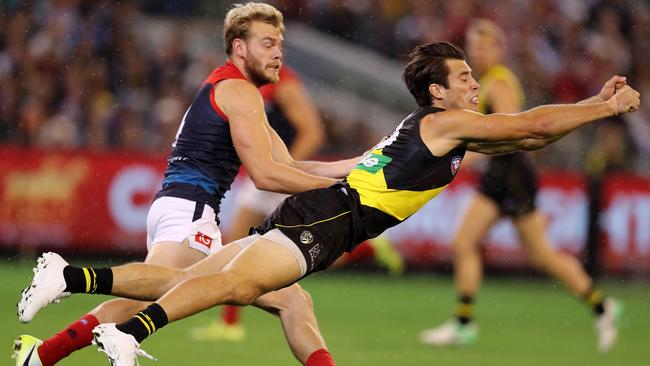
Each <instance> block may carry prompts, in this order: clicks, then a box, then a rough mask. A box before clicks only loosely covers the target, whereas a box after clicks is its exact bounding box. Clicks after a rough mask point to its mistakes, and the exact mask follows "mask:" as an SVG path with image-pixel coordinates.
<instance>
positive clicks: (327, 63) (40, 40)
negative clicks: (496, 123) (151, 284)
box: [0, 0, 650, 365]
mask: <svg viewBox="0 0 650 366" xmlns="http://www.w3.org/2000/svg"><path fill="white" fill-rule="evenodd" d="M273 3H274V4H275V5H278V7H279V8H280V9H281V10H283V12H284V14H285V18H286V21H287V29H288V31H287V34H286V46H285V48H286V52H285V57H286V62H287V63H288V64H290V65H292V66H294V67H295V68H296V69H297V70H298V71H299V72H300V73H301V75H302V76H303V78H304V80H305V85H306V86H307V88H308V90H309V92H310V94H311V95H312V96H313V97H314V100H315V101H316V103H317V104H318V107H319V109H320V111H321V114H322V116H323V119H324V121H325V128H326V131H327V133H328V140H327V144H326V146H325V147H324V148H323V149H322V151H321V152H320V155H321V156H322V157H323V158H325V159H333V158H336V157H343V156H352V155H355V154H358V153H360V152H362V151H364V150H365V149H366V147H367V146H369V145H371V144H372V143H374V142H376V141H377V140H378V139H379V138H380V136H383V135H384V134H386V133H387V132H389V131H390V130H392V128H394V126H395V125H396V124H397V122H398V121H399V120H401V118H402V117H403V116H404V115H405V114H406V113H408V112H410V111H411V110H412V109H413V108H414V103H413V102H412V101H411V98H410V96H409V95H408V93H407V92H406V89H405V88H404V87H403V86H402V85H401V81H400V80H399V76H400V74H401V63H402V61H403V58H404V55H405V54H406V53H407V52H408V50H409V49H410V48H411V47H412V46H413V45H415V44H417V43H420V42H424V41H430V40H434V39H446V40H451V41H454V42H456V43H458V44H462V40H463V32H464V29H465V27H466V25H467V23H468V21H469V20H470V19H471V18H472V17H475V16H481V17H487V18H491V19H493V20H495V21H497V22H498V23H499V24H501V25H502V26H503V27H504V28H505V30H506V34H507V37H508V42H509V55H508V60H509V62H508V65H509V66H511V67H512V68H513V69H514V70H515V72H516V73H517V75H518V76H520V78H521V79H522V84H523V86H524V88H525V91H526V95H527V98H528V99H527V102H528V104H529V105H530V106H534V105H537V104H539V103H555V102H559V103H562V102H574V101H578V100H580V99H583V98H585V97H587V96H589V95H592V94H594V93H596V92H597V91H598V88H599V87H600V85H602V83H603V82H604V81H605V80H606V79H607V78H609V76H610V75H612V74H622V75H626V76H628V82H629V83H630V84H631V85H633V86H634V87H635V88H637V89H638V90H639V91H641V93H642V94H644V93H648V92H650V42H648V40H647V34H649V32H650V5H649V4H648V2H643V1H616V0H613V1H596V0H592V1H578V0H573V1H551V0H543V1H532V0H510V1H472V0H463V1H454V2H446V1H417V0H413V1H389V0H362V1H337V0H318V1H316V0H314V1H307V0H305V1H276V2H273ZM230 4H231V2H227V1H137V2H136V1H123V2H120V3H114V2H111V1H81V0H58V1H31V2H24V1H3V2H2V3H0V11H1V14H0V83H1V84H0V85H2V86H1V87H0V125H1V126H2V127H1V128H0V142H1V145H0V250H1V251H2V253H3V265H2V267H0V273H2V274H3V276H2V278H3V284H2V285H1V291H0V292H1V293H0V296H2V298H3V300H2V302H1V305H0V308H1V309H2V313H1V314H2V320H3V323H4V324H9V326H8V327H3V328H4V330H3V331H2V337H1V338H0V342H4V343H5V344H7V345H9V344H10V342H11V340H12V339H13V337H14V336H15V335H17V334H19V333H22V332H31V333H34V334H35V335H40V336H44V335H46V334H49V333H51V332H52V331H54V330H58V328H60V326H63V325H64V324H67V322H68V321H69V320H72V319H73V318H74V317H75V316H76V315H79V313H78V310H77V309H85V308H90V307H91V306H92V305H93V304H96V303H98V299H96V298H84V299H74V300H72V301H66V302H65V305H63V306H56V307H52V309H51V310H50V309H48V310H47V311H44V312H43V315H41V316H39V318H37V319H36V320H35V321H34V324H30V325H29V326H24V325H19V324H18V321H17V319H16V317H15V315H14V304H15V302H16V301H17V299H18V291H19V289H20V287H21V286H24V285H25V284H26V283H27V281H28V279H29V276H30V274H31V272H30V270H29V268H30V267H31V264H32V262H33V260H32V259H33V257H34V255H36V254H37V253H40V252H41V251H43V250H45V249H55V250H57V251H60V252H64V253H66V254H67V255H69V256H72V257H73V258H75V259H74V260H75V261H78V262H79V261H89V260H93V261H99V262H102V263H107V262H108V263H121V262H124V261H126V260H132V259H137V258H142V256H143V254H144V250H145V248H144V231H145V222H144V219H145V216H146V211H147V208H148V203H149V202H150V199H151V196H152V195H153V193H154V192H155V191H156V190H157V188H158V186H159V183H160V180H161V173H162V171H163V169H164V164H165V154H166V151H167V149H168V147H169V145H170V142H171V140H172V139H173V136H174V135H175V133H176V130H177V127H178V121H180V119H181V117H182V114H183V113H184V110H185V108H186V106H187V105H189V102H190V101H191V98H192V97H193V94H194V92H195V91H196V87H197V85H198V84H199V83H200V82H201V81H202V80H203V78H204V77H205V76H206V75H207V74H208V73H209V72H210V71H211V70H212V68H214V67H215V66H216V65H218V64H220V63H221V62H222V60H223V59H224V55H223V51H222V39H221V26H222V25H221V19H222V18H223V15H224V14H225V11H226V9H227V8H228V6H229V5H230ZM646 99H648V98H646ZM649 100H650V99H648V100H645V101H644V100H642V108H641V110H640V111H639V112H638V113H634V114H630V115H625V116H624V118H616V119H612V120H610V121H606V122H600V123H597V124H594V125H593V126H590V127H588V128H585V129H582V130H580V131H578V132H577V133H574V134H572V135H571V136H569V137H568V138H566V139H564V140H562V141H560V142H559V143H557V144H555V145H554V146H551V147H549V148H546V149H544V150H542V151H539V152H536V153H535V154H534V157H535V160H536V161H537V162H538V165H539V166H540V167H541V168H542V171H543V179H542V191H541V194H540V195H539V197H538V199H539V202H538V203H539V205H540V207H541V208H542V211H543V212H544V213H545V214H546V215H547V217H548V220H549V225H548V230H549V233H550V236H551V238H552V240H553V242H554V245H556V246H557V247H559V248H561V249H562V250H566V251H568V252H570V253H572V254H574V255H576V256H578V257H579V258H580V259H581V260H582V261H583V262H584V263H585V265H586V266H587V268H588V270H589V271H590V272H591V273H592V274H594V275H596V276H597V277H598V278H601V280H602V283H603V284H604V287H605V289H606V290H607V291H608V293H611V294H612V295H614V296H617V297H620V298H621V299H623V300H624V301H625V302H626V305H627V316H626V321H625V323H624V325H623V331H622V337H621V341H620V344H619V345H618V346H617V348H616V349H615V350H614V351H613V352H612V354H610V355H607V356H606V357H598V355H596V354H595V350H594V349H595V347H594V344H595V336H594V335H593V333H592V332H591V329H590V327H591V324H590V322H591V319H589V318H588V316H587V315H586V312H585V311H583V310H584V309H582V308H581V306H582V305H580V304H579V303H578V302H577V301H575V300H573V299H572V298H571V297H570V296H569V295H568V293H567V292H565V291H564V289H561V288H557V287H558V286H556V285H555V284H554V283H552V282H551V281H549V280H546V279H544V278H540V277H538V276H537V275H536V274H535V273H534V272H531V271H530V269H529V268H528V267H527V265H526V263H525V261H524V260H523V257H522V253H521V251H520V250H519V246H518V244H517V241H516V236H515V235H514V231H513V228H512V227H511V226H510V225H509V224H508V223H507V222H502V223H500V224H499V225H497V226H496V227H495V228H494V230H493V231H492V232H491V233H490V235H489V237H488V238H486V240H485V244H486V245H485V246H484V248H485V249H484V257H485V260H486V263H487V264H488V267H487V269H488V271H489V272H490V273H492V274H498V276H494V275H493V276H488V279H487V280H486V281H487V282H486V287H485V288H484V289H482V291H481V295H480V298H479V303H480V304H481V306H479V312H478V314H477V315H478V317H479V319H481V324H482V327H484V329H482V335H481V340H480V342H479V345H477V346H476V347H474V348H471V349H467V350H465V349H463V350H453V349H452V350H437V349H429V348H426V347H424V346H421V345H419V344H418V343H417V334H418V332H419V331H420V330H421V328H424V327H426V326H431V325H434V324H437V323H439V322H440V321H442V320H444V319H446V318H447V317H448V316H449V313H450V309H452V308H453V307H452V302H453V297H454V295H453V288H452V282H451V277H450V276H449V275H448V274H449V270H450V250H449V240H450V236H451V234H452V233H453V231H454V230H455V225H456V221H457V219H458V214H459V213H461V212H462V209H463V206H464V204H465V203H466V202H467V198H468V197H469V194H470V192H471V187H472V184H473V182H474V181H475V177H476V173H473V172H464V173H463V174H462V175H461V176H460V177H459V179H458V181H457V182H455V183H454V184H453V185H452V187H451V188H450V189H449V190H448V191H446V192H445V193H444V194H443V195H442V196H441V197H439V198H438V199H436V200H434V201H433V202H431V203H430V204H429V205H428V206H426V208H425V209H424V210H423V211H422V212H420V213H418V214H417V215H416V216H414V217H413V218H411V219H410V220H409V221H408V222H407V223H405V224H403V225H401V226H399V227H397V228H395V229H393V230H391V231H390V232H389V236H390V238H391V240H392V241H393V242H394V243H395V245H396V247H397V249H398V250H399V251H400V252H401V253H402V254H403V255H404V256H405V258H406V260H407V265H408V269H409V273H408V274H407V276H405V277H404V278H389V277H387V276H386V275H384V274H383V273H382V272H381V271H376V270H375V268H372V267H371V266H361V267H360V268H355V269H353V270H343V271H338V272H335V273H332V274H321V275H318V276H315V278H314V279H308V280H307V281H304V286H305V287H306V288H307V289H308V290H310V292H312V295H313V296H314V298H315V301H316V304H317V309H316V310H317V314H318V316H319V319H320V323H321V327H322V328H323V332H324V335H325V337H326V339H327V340H328V343H329V346H330V348H332V351H333V353H334V355H335V357H337V360H338V361H339V364H341V365H370V364H390V365H393V364H394V365H411V364H412V365H415V364H423V363H434V362H438V363H440V364H485V365H489V364H540V365H546V364H548V363H552V362H555V363H558V364H569V363H570V364H574V363H578V364H628V365H632V364H638V365H641V364H647V363H648V362H650V361H648V360H650V351H649V349H648V347H647V346H648V344H649V343H648V342H650V331H649V330H648V329H650V312H649V311H648V310H647V309H648V305H649V304H650V291H649V289H648V284H647V283H648V282H647V280H648V278H649V275H650V176H649V174H648V171H649V168H650V159H648V158H649V157H650V102H649ZM237 189H238V185H237V184H235V186H234V189H233V192H232V194H231V195H230V196H229V199H228V200H227V201H226V202H225V203H224V205H223V208H222V210H223V215H222V228H223V229H225V230H227V227H228V225H229V221H228V220H229V218H230V216H229V215H230V214H232V212H233V207H232V206H233V203H232V202H233V197H234V196H235V195H236V194H237ZM367 270H370V271H367ZM250 314H251V315H250V316H246V318H245V322H246V325H247V326H248V328H249V338H248V341H247V342H245V343H244V344H241V345H229V344H215V345H211V344H200V343H199V344H196V343H191V342H189V341H188V340H187V337H186V334H187V329H186V328H187V327H189V326H191V325H192V324H198V323H200V322H201V321H205V320H206V319H208V318H209V317H210V316H214V312H212V313H209V312H206V313H204V314H201V315H198V316H196V317H193V318H191V319H189V320H187V321H185V322H181V323H179V324H178V325H174V326H172V327H169V330H167V331H165V333H167V334H166V335H160V336H159V337H154V338H155V339H152V340H151V341H147V345H146V346H147V347H145V349H147V350H149V351H151V353H153V354H156V355H157V356H158V357H159V358H160V359H161V360H162V362H163V363H164V364H178V365H182V364H187V361H184V360H186V359H187V357H192V360H196V362H197V363H198V362H203V363H219V364H259V363H261V362H262V360H264V362H265V364H278V365H279V364H287V363H289V364H291V362H293V361H291V357H290V354H289V352H288V349H287V348H286V346H284V340H283V339H282V337H281V335H280V332H279V327H278V326H277V324H276V322H275V320H273V319H271V318H270V317H267V316H265V315H262V314H261V313H260V312H258V311H255V312H253V311H251V312H250ZM490 328H492V329H490ZM188 343H191V344H188ZM251 347H254V348H253V349H255V350H256V352H250V350H251ZM207 349H209V350H210V352H206V350H207ZM179 351H182V352H179ZM265 352H272V355H273V356H263V355H264V353H265ZM8 354H9V353H7V356H8ZM189 355H191V356H189ZM99 360H101V355H98V354H95V352H89V351H84V352H81V353H80V354H79V355H78V356H75V358H73V359H71V360H70V362H69V363H68V364H75V362H78V364H88V363H91V362H92V363H97V362H99ZM276 360H277V361H276ZM193 362H194V361H193Z"/></svg>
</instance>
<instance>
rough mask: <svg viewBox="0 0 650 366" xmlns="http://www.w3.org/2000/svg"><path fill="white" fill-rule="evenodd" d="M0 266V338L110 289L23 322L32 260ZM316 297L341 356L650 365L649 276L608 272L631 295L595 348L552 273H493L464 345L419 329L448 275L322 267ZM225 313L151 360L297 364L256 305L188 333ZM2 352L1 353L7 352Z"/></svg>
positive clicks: (588, 321)
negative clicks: (201, 333)
mask: <svg viewBox="0 0 650 366" xmlns="http://www.w3.org/2000/svg"><path fill="white" fill-rule="evenodd" d="M3 262H4V263H3V264H2V265H1V266H0V277H1V278H2V279H3V281H2V284H1V285H0V299H2V300H0V314H1V318H0V320H1V321H2V324H4V326H2V331H1V332H0V333H1V336H0V345H2V344H4V345H6V347H7V348H5V350H7V352H6V353H4V355H5V356H4V357H6V358H5V361H3V362H2V364H10V362H11V361H9V360H8V358H9V356H10V355H11V352H9V347H10V345H11V343H12V340H13V339H14V338H15V336H16V335H18V334H23V333H27V334H32V335H35V336H38V337H45V336H48V335H51V334H52V333H53V332H56V331H58V330H60V329H61V327H62V326H65V325H67V324H68V323H69V322H71V321H73V320H75V319H76V318H78V316H79V315H82V314H84V311H86V310H89V309H90V308H92V307H93V306H95V305H96V304H99V302H100V301H101V300H102V299H103V298H104V297H100V296H73V297H72V298H70V299H66V300H63V301H62V303H61V304H58V305H51V306H50V307H48V308H47V309H44V310H42V311H41V312H40V313H39V314H38V315H37V317H36V318H35V319H34V321H33V322H32V323H30V324H28V325H23V324H20V323H19V322H18V320H17V317H16V314H15V313H16V312H15V303H16V302H17V300H18V296H19V292H20V289H21V288H22V287H23V286H26V285H27V284H28V283H29V281H30V280H31V275H32V272H31V270H30V268H31V266H32V263H31V262H30V263H29V264H26V263H24V262H14V261H9V260H6V259H5V260H3ZM301 284H302V285H303V287H304V288H306V289H307V290H308V291H309V292H310V293H311V294H312V297H313V298H314V301H315V304H316V313H317V316H318V319H319V324H320V327H321V330H322V332H323V334H324V336H325V338H326V340H327V343H328V346H329V348H330V350H331V351H332V353H333V355H334V357H335V359H336V361H337V364H338V365H339V366H345V365H355V366H356V365H399V366H402V365H403V366H407V365H540V366H548V365H648V364H650V310H649V309H650V291H649V290H650V288H649V285H648V283H647V282H646V283H643V282H632V283H630V282H625V281H608V282H605V283H604V286H603V287H604V289H605V290H606V292H607V293H609V294H611V295H613V296H616V297H618V298H620V299H622V300H623V301H624V302H625V309H626V311H625V314H624V321H623V324H622V329H621V335H620V339H619V343H618V344H617V346H616V347H615V349H614V350H613V351H612V352H611V353H609V354H606V355H600V354H598V353H596V351H595V349H596V337H595V333H594V329H593V318H592V316H591V314H590V312H589V311H588V309H587V308H586V307H585V306H584V305H583V304H582V303H581V302H580V301H578V300H576V299H574V298H573V297H571V296H569V295H568V293H567V292H566V291H565V290H564V289H563V288H561V286H557V285H555V284H553V283H552V282H550V281H545V280H539V279H522V278H518V279H505V278H499V279H491V278H488V279H487V280H486V281H485V284H484V286H483V288H482V290H481V293H480V298H478V303H477V312H476V315H477V318H478V320H479V321H480V323H479V324H480V327H481V329H480V337H479V341H478V343H477V344H476V345H474V346H472V347H464V348H450V349H441V348H431V347H427V346H424V345H421V344H419V342H418V333H419V332H420V331H421V330H422V329H424V328H426V327H431V326H435V325H438V324H440V323H441V322H444V321H445V320H447V319H448V318H449V316H450V314H451V313H452V311H453V308H454V298H455V295H454V292H453V286H452V282H451V278H450V277H449V276H440V275H435V274H418V275H410V276H406V277H401V278H391V277H386V276H382V275H373V274H364V273H356V272H339V273H323V274H319V275H316V276H313V277H311V278H308V279H306V280H304V281H302V282H301ZM217 315H218V312H217V311H216V310H210V311H206V312H204V313H201V314H198V315H195V316H193V317H190V318H188V319H185V320H183V321H181V322H178V323H174V324H171V325H169V326H167V327H166V328H164V329H163V330H161V331H160V332H159V333H158V334H156V335H154V336H153V337H151V338H150V339H148V340H146V341H145V342H144V343H143V348H144V349H145V350H146V351H148V352H149V353H151V354H152V355H154V356H156V357H157V358H158V359H159V360H160V362H158V363H151V361H148V360H141V362H142V364H143V366H144V365H148V364H151V365H156V364H157V365H161V366H162V365H168V366H171V365H179V366H180V365H220V366H221V365H266V366H272V365H297V364H298V362H297V361H295V360H294V359H293V357H292V355H291V353H290V351H289V349H288V347H287V346H286V344H285V341H284V337H283V335H282V332H281V328H280V326H279V322H278V321H277V320H276V319H275V318H273V317H271V316H269V315H267V314H265V313H263V312H262V311H260V310H257V309H247V310H246V311H245V312H244V313H243V320H244V324H245V326H246V329H247V338H246V340H245V341H244V342H242V343H211V342H196V341H191V340H190V338H189V337H188V333H189V329H190V328H191V327H193V326H198V325H203V324H205V323H206V322H209V321H211V320H212V319H214V318H215V317H216V316H217ZM0 357H3V356H2V354H0ZM61 364H62V365H89V364H93V365H95V364H100V365H101V364H107V361H106V358H105V356H104V354H103V353H98V352H96V351H95V350H94V347H93V348H88V349H85V350H82V351H80V352H76V353H75V354H73V355H72V356H71V357H70V358H69V359H67V360H65V361H64V362H62V363H61Z"/></svg>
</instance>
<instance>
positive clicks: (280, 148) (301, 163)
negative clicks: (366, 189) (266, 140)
mask: <svg viewBox="0 0 650 366" xmlns="http://www.w3.org/2000/svg"><path fill="white" fill-rule="evenodd" d="M268 130H269V131H268V132H269V135H270V136H271V140H272V143H273V149H272V150H273V158H274V159H275V160H276V161H281V162H283V163H285V164H287V165H289V166H291V167H293V168H295V169H299V170H301V171H303V172H305V173H307V174H313V175H318V176H321V177H327V178H335V179H339V178H343V177H345V176H346V175H348V173H350V170H352V168H354V166H355V165H356V164H357V162H359V160H361V156H357V157H354V158H351V159H345V160H338V161H332V162H325V161H314V160H294V159H293V158H292V157H291V154H289V151H288V150H287V146H286V145H285V144H284V142H282V139H280V136H278V134H277V132H275V131H274V130H273V129H272V128H270V127H269V128H268Z"/></svg>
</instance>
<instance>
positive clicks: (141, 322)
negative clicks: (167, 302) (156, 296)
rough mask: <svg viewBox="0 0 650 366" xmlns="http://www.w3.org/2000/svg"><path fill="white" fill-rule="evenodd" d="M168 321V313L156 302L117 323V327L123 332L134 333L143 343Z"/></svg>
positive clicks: (136, 338) (137, 339) (139, 341)
mask: <svg viewBox="0 0 650 366" xmlns="http://www.w3.org/2000/svg"><path fill="white" fill-rule="evenodd" d="M167 323H168V320H167V313H165V310H163V308H162V307H161V306H160V305H158V304H156V303H155V302H154V303H153V304H151V305H149V306H148V307H147V308H146V309H144V310H142V311H141V312H139V313H137V314H135V315H134V316H133V318H131V319H129V320H127V321H125V322H124V323H122V324H118V325H116V328H117V329H118V330H120V331H121V332H124V333H128V334H130V335H132V336H133V337H134V338H135V340H136V341H138V343H142V341H143V340H144V339H145V338H147V337H148V336H150V335H151V333H153V332H155V331H157V330H158V329H160V328H162V327H164V326H165V325H167Z"/></svg>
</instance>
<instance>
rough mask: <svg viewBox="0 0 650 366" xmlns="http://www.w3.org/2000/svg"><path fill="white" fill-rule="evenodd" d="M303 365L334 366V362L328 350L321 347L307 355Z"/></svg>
mask: <svg viewBox="0 0 650 366" xmlns="http://www.w3.org/2000/svg"><path fill="white" fill-rule="evenodd" d="M305 366H336V363H335V362H334V359H333V358H332V355H331V354H330V352H329V351H328V350H326V349H325V348H321V349H319V350H316V351H314V353H312V354H311V355H309V358H307V362H306V363H305Z"/></svg>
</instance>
